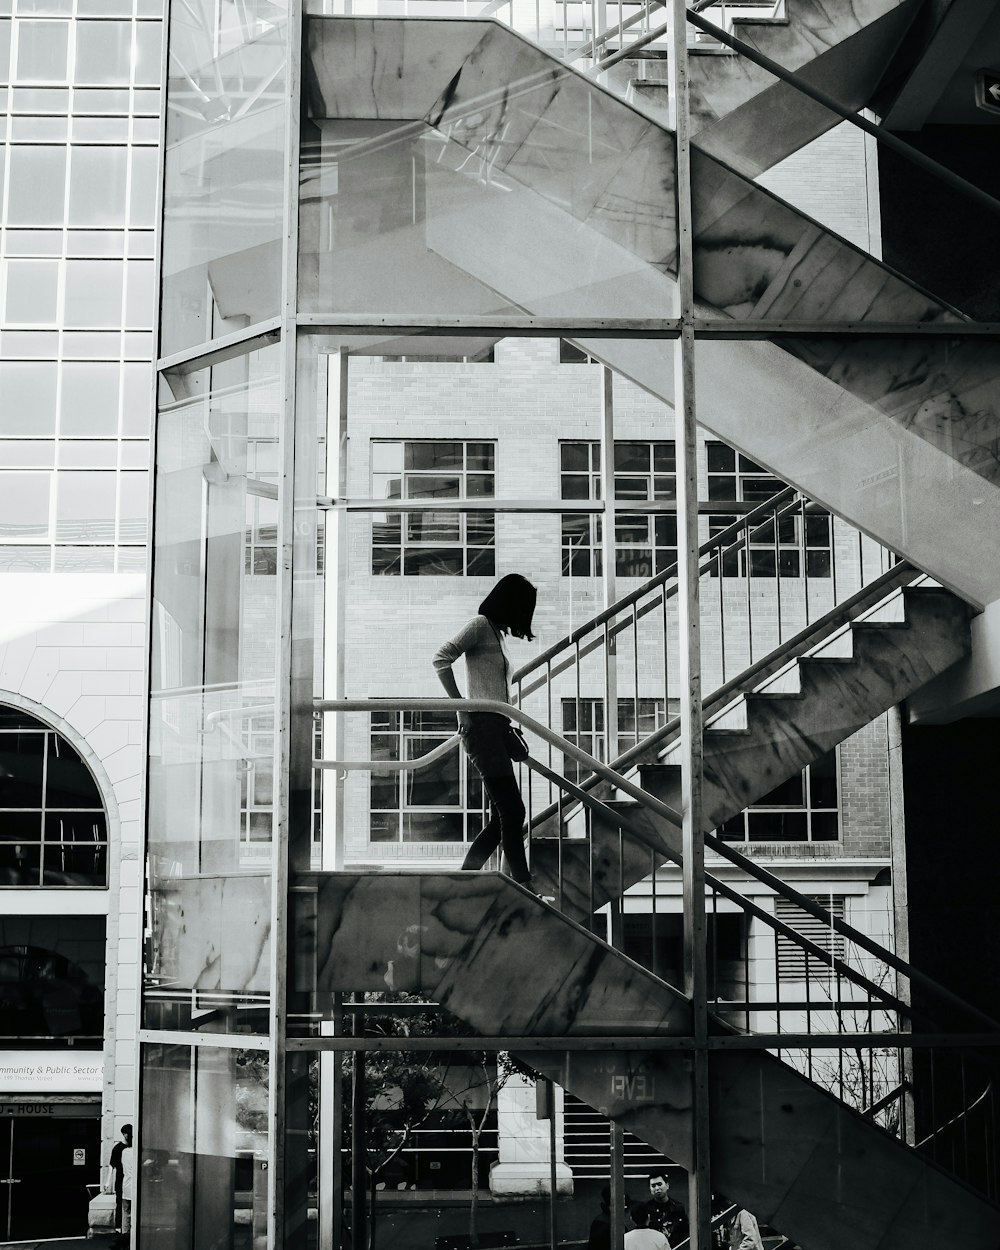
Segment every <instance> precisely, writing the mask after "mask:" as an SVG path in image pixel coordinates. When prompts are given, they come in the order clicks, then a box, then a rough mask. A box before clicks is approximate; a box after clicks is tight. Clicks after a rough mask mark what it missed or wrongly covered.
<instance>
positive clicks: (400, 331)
mask: <svg viewBox="0 0 1000 1250" xmlns="http://www.w3.org/2000/svg"><path fill="white" fill-rule="evenodd" d="M296 324H297V325H298V326H299V328H300V329H302V330H305V331H310V332H313V333H318V332H323V333H327V334H345V335H364V336H366V337H367V336H370V335H373V334H384V335H386V337H387V338H390V337H391V338H400V337H405V336H406V335H410V334H419V335H420V337H421V338H437V337H446V338H447V337H454V336H455V335H456V333H461V334H462V336H463V337H465V338H468V337H469V335H470V333H471V334H475V335H482V336H483V337H484V338H494V337H495V338H503V337H514V336H516V337H517V338H570V339H572V338H594V337H599V338H629V339H631V338H647V339H674V338H676V337H677V335H678V333H679V323H678V321H677V320H676V319H675V318H670V317H667V318H658V317H577V318H566V317H532V316H522V317H481V316H467V317H453V316H431V315H424V316H415V317H406V316H401V315H394V316H391V317H386V316H382V315H380V314H375V313H370V314H366V313H361V314H357V315H353V316H345V315H343V314H341V315H339V316H336V317H335V316H334V315H333V314H331V313H299V314H298V316H297V318H296ZM258 328H259V327H258ZM373 354H378V353H373Z"/></svg>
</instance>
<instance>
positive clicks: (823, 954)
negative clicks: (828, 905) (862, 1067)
mask: <svg viewBox="0 0 1000 1250" xmlns="http://www.w3.org/2000/svg"><path fill="white" fill-rule="evenodd" d="M314 707H315V710H316V711H318V712H370V711H373V710H379V709H385V708H392V709H393V710H395V711H442V710H443V711H463V712H492V713H496V714H498V715H501V716H505V717H509V718H510V719H513V720H516V721H518V722H519V723H520V724H522V725H523V726H524V727H525V728H526V729H529V730H531V731H532V732H533V733H537V734H538V736H539V737H540V738H542V739H543V740H545V741H548V742H550V744H551V745H553V746H558V747H559V749H560V750H565V751H566V754H568V755H572V756H573V757H574V758H576V760H577V762H578V763H581V764H584V765H587V766H588V767H591V766H592V767H593V768H594V769H595V770H597V771H602V772H604V773H606V774H607V777H606V780H613V781H614V784H615V785H617V786H619V787H620V788H622V789H625V790H626V791H630V792H632V794H633V797H635V798H637V799H638V800H639V801H640V802H646V803H647V804H655V805H656V806H657V807H658V808H661V809H662V811H663V812H664V813H671V814H672V818H673V819H674V821H675V823H677V824H678V825H679V824H680V815H679V814H678V813H676V812H674V811H673V809H672V808H670V807H668V805H667V804H665V803H661V802H660V801H659V800H658V799H654V798H653V796H652V795H650V794H647V793H646V792H645V791H643V790H641V789H640V788H639V787H638V786H635V785H633V784H632V783H631V782H629V781H628V780H627V778H625V777H620V776H619V775H618V774H616V773H614V771H613V770H612V769H609V768H608V767H607V765H605V764H602V763H601V761H600V760H598V759H595V758H594V757H593V756H592V755H588V753H587V752H586V751H584V750H582V749H581V748H580V747H577V746H576V745H575V744H574V743H571V742H567V741H566V740H565V739H563V738H561V737H560V735H559V734H557V733H555V732H554V731H553V730H551V729H549V728H548V726H546V725H542V724H540V723H539V722H538V721H535V720H534V719H533V718H532V717H530V716H528V715H527V713H525V712H523V711H521V709H520V708H514V707H511V706H510V704H506V703H500V702H498V701H496V700H492V699H450V698H441V699H389V698H384V699H316V700H315V701H314ZM437 749H438V750H440V748H437ZM526 762H527V763H528V765H529V767H531V768H532V769H533V770H534V771H536V772H538V773H539V774H541V775H542V776H543V777H546V778H547V779H548V780H550V781H554V782H555V783H556V784H557V785H559V786H561V787H562V788H563V789H565V790H567V791H569V793H570V794H573V795H574V796H575V797H577V798H578V799H579V800H580V801H581V802H583V803H585V804H586V805H587V806H588V807H589V808H590V809H591V810H592V811H595V812H597V813H598V814H599V815H600V816H602V817H603V818H604V819H606V820H610V821H612V822H614V823H615V824H616V825H618V826H619V827H620V828H621V829H623V830H624V831H625V832H626V833H628V834H629V835H630V836H631V837H633V838H635V839H636V841H638V842H639V843H641V844H642V845H643V846H645V847H646V848H647V849H648V850H650V851H652V852H653V853H654V854H656V855H660V856H662V857H663V858H664V859H668V860H671V861H672V862H673V863H676V864H681V863H682V858H681V856H680V854H679V853H678V852H677V851H675V850H674V849H673V848H672V847H671V846H670V845H669V843H667V842H666V841H665V840H664V839H663V838H660V837H659V836H658V835H657V834H655V833H653V832H651V831H650V830H647V829H643V828H642V827H641V826H639V825H637V824H635V823H634V822H633V821H631V820H629V818H628V817H627V816H624V815H622V814H621V813H619V812H616V811H615V810H614V809H613V808H611V807H609V806H608V805H607V804H606V803H604V802H602V801H601V800H600V799H599V798H597V797H596V796H595V795H592V794H587V793H585V792H584V791H583V790H582V789H581V788H580V787H579V786H577V785H575V784H574V783H573V782H572V781H570V780H569V779H568V778H566V777H561V776H560V775H559V774H557V773H555V772H553V771H552V770H551V769H550V768H548V767H547V765H545V764H543V763H542V762H541V761H540V760H536V759H533V758H532V757H531V756H529V757H528V760H527V761H526ZM348 763H351V764H353V765H356V766H360V765H361V762H360V761H344V760H327V761H321V762H317V766H318V767H329V768H343V767H345V765H346V764H348ZM366 763H367V764H368V766H369V767H371V768H373V769H374V768H377V767H378V766H379V764H380V761H377V760H369V761H366ZM402 763H404V764H407V765H411V764H413V763H416V761H402ZM670 818H671V817H668V819H670ZM705 882H706V885H708V886H710V888H711V889H713V890H716V891H717V892H718V893H719V894H721V895H722V896H723V897H724V898H727V899H729V901H730V902H733V903H735V904H737V906H739V907H740V908H741V909H743V910H744V911H746V912H747V913H748V914H749V915H750V916H752V917H753V918H754V919H757V920H761V921H763V922H764V923H765V924H766V925H767V926H768V927H769V928H771V929H773V930H774V932H775V933H778V934H779V935H781V936H782V937H785V938H787V939H788V940H789V941H791V942H793V943H794V944H795V945H797V946H798V947H800V949H801V950H802V951H803V952H804V953H805V954H806V955H807V956H809V957H811V958H814V959H817V960H819V961H820V962H822V963H824V964H826V965H827V966H828V967H830V968H831V969H832V970H833V971H834V972H836V973H838V974H839V975H841V976H844V977H846V978H847V979H848V980H850V981H852V982H853V983H854V984H856V985H857V986H859V988H862V989H864V990H866V991H867V992H868V993H869V994H870V995H873V996H874V997H875V998H877V999H879V1000H880V1002H881V1003H882V1004H883V1006H885V1007H887V1008H891V1009H892V1010H895V1011H899V1012H901V1013H903V1014H906V1015H910V1016H915V1015H919V1013H915V1012H914V1010H913V1008H912V1007H910V1006H909V1005H908V1004H906V1003H904V1002H902V1001H901V1000H900V999H898V998H896V997H895V996H894V995H892V994H890V993H889V991H888V990H885V989H883V988H882V987H881V986H879V985H877V984H876V983H875V982H873V981H870V980H869V979H868V978H867V977H865V976H864V975H863V973H860V972H858V971H857V970H856V969H854V968H851V967H850V965H849V964H846V963H844V962H843V961H842V960H840V959H838V958H837V957H836V956H835V955H833V954H832V952H830V951H826V950H824V949H823V947H821V946H819V945H817V944H816V943H815V942H812V941H811V940H810V939H809V938H807V937H805V936H804V935H803V934H801V933H799V932H798V931H797V930H796V929H794V928H792V927H791V926H790V925H788V924H786V923H785V922H784V921H782V920H779V919H778V918H777V917H776V916H773V915H771V913H770V912H767V911H765V910H764V908H762V907H760V906H758V904H756V903H754V902H753V901H752V900H751V899H748V898H746V897H744V895H742V894H740V893H739V891H738V890H736V889H735V888H734V887H733V886H730V885H729V884H728V883H727V882H725V881H722V880H720V879H719V878H717V877H715V876H713V875H712V874H711V873H706V874H705ZM864 1005H865V1004H864V1003H859V1004H858V1007H859V1008H863V1007H864ZM817 1006H820V1004H817ZM822 1006H823V1007H824V1008H825V1006H826V1005H825V1004H823V1005H822Z"/></svg>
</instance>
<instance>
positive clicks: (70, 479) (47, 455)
mask: <svg viewBox="0 0 1000 1250" xmlns="http://www.w3.org/2000/svg"><path fill="white" fill-rule="evenodd" d="M8 12H9V13H10V15H9V16H6V17H2V18H0V27H2V35H0V90H2V91H3V94H4V98H5V99H6V102H7V104H6V107H5V108H4V110H3V117H2V123H0V125H2V138H3V160H2V162H0V163H2V165H3V167H4V169H5V171H6V173H5V181H4V192H3V195H4V198H3V213H2V221H3V230H2V235H0V269H2V274H0V281H2V293H3V299H2V305H3V318H2V328H0V440H2V443H0V446H2V449H3V455H2V458H0V466H2V468H0V476H2V482H0V500H2V502H0V568H2V569H3V570H5V571H10V572H46V573H47V572H75V571H80V572H116V571H118V572H134V571H141V570H142V569H143V568H144V566H145V550H144V547H145V535H146V525H147V510H148V508H147V495H148V487H147V480H146V471H147V464H148V450H147V447H148V438H149V407H150V404H149V394H150V373H149V362H150V360H151V358H152V354H153V352H152V336H151V327H152V324H153V307H154V300H155V276H154V260H153V254H154V237H155V228H156V224H157V223H156V178H157V165H158V151H157V145H158V143H159V111H160V91H159V85H160V58H161V35H162V29H161V21H160V17H161V6H160V5H159V4H152V5H151V4H149V3H147V2H146V0H139V3H138V7H136V6H135V5H133V4H131V3H129V4H122V3H115V2H114V0H109V3H107V4H102V3H96V4H90V3H81V4H80V5H79V7H78V6H77V5H75V4H68V5H67V4H53V5H41V6H39V5H37V4H29V5H23V6H22V5H18V6H16V7H15V8H14V10H13V12H10V11H9V10H8Z"/></svg>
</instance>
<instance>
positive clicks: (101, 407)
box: [59, 360, 120, 437]
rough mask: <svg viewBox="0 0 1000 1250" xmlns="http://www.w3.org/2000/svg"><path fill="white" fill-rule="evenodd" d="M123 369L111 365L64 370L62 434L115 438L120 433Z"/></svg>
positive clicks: (80, 365)
mask: <svg viewBox="0 0 1000 1250" xmlns="http://www.w3.org/2000/svg"><path fill="white" fill-rule="evenodd" d="M119 371H120V366H119V365H118V364H117V363H112V362H110V361H89V360H88V361H80V362H78V363H71V362H67V363H66V364H64V365H63V366H62V411H61V413H60V417H59V432H60V434H73V435H76V434H89V435H91V436H92V437H93V436H107V437H114V435H115V434H117V432H118V389H119V388H118V379H119Z"/></svg>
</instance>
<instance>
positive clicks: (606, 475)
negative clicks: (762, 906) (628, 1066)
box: [570, 365, 620, 945]
mask: <svg viewBox="0 0 1000 1250" xmlns="http://www.w3.org/2000/svg"><path fill="white" fill-rule="evenodd" d="M601 498H602V500H603V502H604V515H603V518H602V528H601V566H602V567H601V573H602V577H601V588H602V593H603V596H604V602H603V603H602V605H601V606H602V607H605V608H609V607H610V606H611V605H612V604H613V603H614V601H615V596H616V595H617V593H618V590H617V586H616V578H615V403H614V374H613V373H612V372H611V370H610V369H609V368H608V367H607V365H601ZM570 594H572V590H571V591H570ZM605 628H607V627H605ZM606 637H607V645H606V646H605V648H604V759H605V761H606V762H607V763H609V764H610V762H611V761H612V760H613V759H614V758H615V756H616V754H617V753H618V752H617V746H618V660H617V658H616V652H617V646H616V643H615V639H614V637H613V635H612V634H611V633H610V630H609V631H608V633H607V635H606ZM594 730H595V732H596V730H597V725H596V723H595V725H594ZM579 732H580V726H579V725H578V726H577V733H579ZM594 754H595V755H598V754H599V752H597V751H595V752H594ZM619 944H620V942H619V941H616V940H615V939H614V938H612V945H619Z"/></svg>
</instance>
